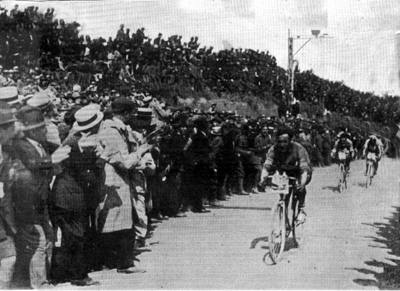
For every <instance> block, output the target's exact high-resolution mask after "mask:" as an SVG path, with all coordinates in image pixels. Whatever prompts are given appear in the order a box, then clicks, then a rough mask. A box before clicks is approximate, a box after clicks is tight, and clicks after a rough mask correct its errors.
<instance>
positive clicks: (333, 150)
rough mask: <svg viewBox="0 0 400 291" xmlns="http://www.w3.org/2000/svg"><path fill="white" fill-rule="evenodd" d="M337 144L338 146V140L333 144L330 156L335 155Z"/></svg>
mask: <svg viewBox="0 0 400 291" xmlns="http://www.w3.org/2000/svg"><path fill="white" fill-rule="evenodd" d="M338 144H339V140H337V141H335V144H334V146H333V149H332V154H331V155H332V156H334V155H335V154H336V151H337V147H338Z"/></svg>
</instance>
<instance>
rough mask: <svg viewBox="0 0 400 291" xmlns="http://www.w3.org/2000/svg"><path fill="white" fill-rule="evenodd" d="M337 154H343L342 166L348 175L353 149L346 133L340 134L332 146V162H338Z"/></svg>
mask: <svg viewBox="0 0 400 291" xmlns="http://www.w3.org/2000/svg"><path fill="white" fill-rule="evenodd" d="M339 152H344V153H345V154H346V160H345V162H344V166H345V168H346V169H347V172H348V173H350V161H351V159H352V158H353V157H354V147H353V142H352V141H351V140H350V136H349V135H348V134H347V133H346V132H343V133H341V135H340V137H339V139H338V140H337V141H336V142H335V145H334V146H333V149H332V154H331V156H332V158H333V159H334V160H338V153H339Z"/></svg>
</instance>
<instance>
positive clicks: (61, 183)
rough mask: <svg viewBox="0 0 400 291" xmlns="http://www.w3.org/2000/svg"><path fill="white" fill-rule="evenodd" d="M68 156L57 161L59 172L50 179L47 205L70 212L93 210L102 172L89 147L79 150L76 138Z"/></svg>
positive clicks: (100, 188)
mask: <svg viewBox="0 0 400 291" xmlns="http://www.w3.org/2000/svg"><path fill="white" fill-rule="evenodd" d="M70 146H71V153H70V156H69V158H68V159H66V160H65V161H63V162H62V163H61V165H62V173H60V174H59V175H57V177H56V180H55V181H54V185H53V189H52V195H51V199H50V201H51V205H52V206H55V207H59V208H63V209H65V210H68V211H73V212H85V211H90V210H93V209H95V208H96V207H97V205H98V204H99V201H100V195H101V190H102V187H101V186H102V184H103V182H104V181H103V178H104V172H103V167H102V165H101V164H99V163H97V158H96V155H95V154H94V152H93V150H91V149H84V151H83V152H81V151H80V149H79V147H78V144H77V141H75V142H74V143H73V144H70Z"/></svg>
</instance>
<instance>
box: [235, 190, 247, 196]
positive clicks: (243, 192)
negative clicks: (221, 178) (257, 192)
mask: <svg viewBox="0 0 400 291" xmlns="http://www.w3.org/2000/svg"><path fill="white" fill-rule="evenodd" d="M237 195H250V193H249V192H246V191H244V190H243V191H242V192H238V193H237Z"/></svg>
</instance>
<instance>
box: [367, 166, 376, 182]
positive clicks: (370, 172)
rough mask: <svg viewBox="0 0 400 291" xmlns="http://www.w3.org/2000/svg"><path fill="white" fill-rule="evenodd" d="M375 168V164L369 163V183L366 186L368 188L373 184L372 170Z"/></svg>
mask: <svg viewBox="0 0 400 291" xmlns="http://www.w3.org/2000/svg"><path fill="white" fill-rule="evenodd" d="M373 170H374V166H373V165H371V164H369V165H368V170H367V183H366V187H367V188H368V187H369V186H371V184H372V171H373Z"/></svg>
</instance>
